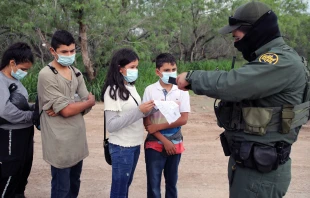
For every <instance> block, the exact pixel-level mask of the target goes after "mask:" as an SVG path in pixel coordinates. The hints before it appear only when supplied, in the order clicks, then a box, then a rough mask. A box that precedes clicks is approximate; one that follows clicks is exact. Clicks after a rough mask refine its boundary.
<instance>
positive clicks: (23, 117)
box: [0, 71, 33, 130]
mask: <svg viewBox="0 0 310 198" xmlns="http://www.w3.org/2000/svg"><path fill="white" fill-rule="evenodd" d="M12 83H15V84H16V85H17V89H16V90H15V92H17V93H20V94H22V95H23V96H25V98H26V99H27V100H28V92H27V90H26V88H25V87H24V86H23V84H22V83H21V82H20V81H19V80H16V79H12V78H8V77H7V76H5V75H4V74H3V73H2V72H1V71H0V117H1V118H3V119H5V120H7V121H9V122H10V124H2V125H0V128H2V129H6V130H11V129H23V128H27V127H30V126H31V125H33V124H32V113H33V112H32V111H22V110H20V109H18V108H17V107H16V106H15V105H14V104H12V103H11V102H10V100H9V98H10V91H9V86H10V85H11V84H12Z"/></svg>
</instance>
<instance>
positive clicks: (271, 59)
mask: <svg viewBox="0 0 310 198" xmlns="http://www.w3.org/2000/svg"><path fill="white" fill-rule="evenodd" d="M258 61H259V62H261V63H269V64H272V65H275V64H277V62H278V61H279V57H278V55H277V54H275V53H272V52H268V53H265V54H263V55H261V56H260V57H259V58H258Z"/></svg>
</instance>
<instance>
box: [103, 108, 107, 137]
mask: <svg viewBox="0 0 310 198" xmlns="http://www.w3.org/2000/svg"><path fill="white" fill-rule="evenodd" d="M103 117H104V123H103V129H104V135H103V139H104V140H106V139H107V128H106V118H105V112H104V111H103Z"/></svg>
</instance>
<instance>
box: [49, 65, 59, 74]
mask: <svg viewBox="0 0 310 198" xmlns="http://www.w3.org/2000/svg"><path fill="white" fill-rule="evenodd" d="M47 66H48V67H49V68H50V69H51V70H52V72H53V73H54V74H58V71H57V69H56V68H55V67H53V66H51V65H49V64H48V65H47Z"/></svg>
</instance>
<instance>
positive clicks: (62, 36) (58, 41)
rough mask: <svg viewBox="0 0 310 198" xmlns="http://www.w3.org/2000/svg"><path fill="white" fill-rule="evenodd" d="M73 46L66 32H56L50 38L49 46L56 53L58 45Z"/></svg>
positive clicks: (68, 33)
mask: <svg viewBox="0 0 310 198" xmlns="http://www.w3.org/2000/svg"><path fill="white" fill-rule="evenodd" d="M71 44H75V40H74V38H73V36H72V34H71V33H70V32H68V31H66V30H57V31H56V32H55V33H54V34H53V37H52V42H51V46H52V48H53V49H54V50H55V51H56V49H57V48H58V47H59V46H60V45H67V46H69V45H71Z"/></svg>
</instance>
